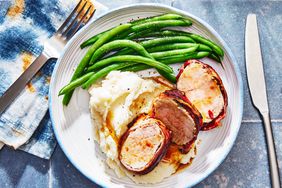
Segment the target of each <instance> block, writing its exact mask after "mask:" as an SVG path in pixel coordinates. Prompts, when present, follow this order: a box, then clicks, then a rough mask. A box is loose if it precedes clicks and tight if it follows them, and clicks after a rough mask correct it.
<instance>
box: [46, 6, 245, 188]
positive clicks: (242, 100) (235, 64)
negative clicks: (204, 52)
mask: <svg viewBox="0 0 282 188" xmlns="http://www.w3.org/2000/svg"><path fill="white" fill-rule="evenodd" d="M139 6H144V7H152V6H153V7H156V8H165V9H168V10H170V11H174V12H178V13H180V14H183V15H185V16H188V17H191V18H193V19H195V20H197V21H198V22H199V23H200V24H202V25H204V26H205V27H206V28H207V29H208V30H209V32H211V34H212V35H214V36H215V37H216V38H217V39H218V40H219V41H220V43H222V45H223V46H224V48H225V50H226V51H227V53H228V54H229V56H230V59H231V62H232V65H233V67H234V71H235V75H236V78H237V80H238V86H239V87H238V88H239V97H240V104H239V117H238V124H239V126H237V129H236V130H235V131H236V132H234V134H233V136H232V135H231V138H230V141H231V144H230V145H228V146H227V148H226V151H227V152H226V153H225V155H222V156H221V157H220V159H219V160H218V161H217V162H216V163H215V164H214V165H213V167H212V168H209V169H208V170H207V171H206V172H205V174H204V175H203V176H202V177H200V178H199V180H198V181H195V182H193V183H192V184H190V185H189V186H191V187H192V186H194V185H197V184H198V183H200V182H201V181H203V180H204V179H206V178H207V177H208V176H209V175H210V174H211V173H212V172H213V171H215V170H216V169H217V168H218V167H219V165H220V164H222V163H223V162H224V160H225V159H226V157H227V155H228V154H229V153H230V151H231V149H232V148H233V146H234V144H235V141H236V138H237V136H238V133H239V130H240V127H241V123H242V116H243V104H244V96H243V95H244V94H243V91H244V90H243V81H242V75H241V72H240V69H239V64H238V62H237V60H236V58H235V56H234V55H233V53H232V51H231V49H230V48H229V46H228V45H227V44H226V42H225V41H224V40H223V39H222V37H221V36H220V35H219V34H218V33H217V32H216V31H215V30H214V29H213V28H212V27H211V26H210V25H209V24H208V23H207V22H205V21H204V20H202V19H201V18H199V17H197V16H195V15H193V14H191V13H189V12H187V11H184V10H180V9H178V8H175V7H171V6H169V5H164V4H160V3H134V4H130V5H125V6H119V7H117V8H114V9H109V10H107V11H106V12H105V13H102V14H101V15H99V16H97V17H96V18H94V19H93V20H92V21H91V22H89V23H88V24H86V25H85V26H84V27H83V28H82V29H80V31H78V32H77V33H76V34H75V35H74V36H73V37H72V39H71V40H70V41H69V42H68V43H67V45H66V46H65V47H64V50H63V52H62V54H61V56H60V57H59V58H58V60H57V63H56V65H55V67H54V70H53V73H52V76H51V82H50V86H49V91H48V97H49V101H48V107H49V114H50V119H51V123H52V128H53V131H54V134H55V136H56V140H57V142H58V144H59V145H60V148H61V149H62V151H63V152H64V154H65V155H66V157H67V159H68V160H69V161H70V162H71V164H72V165H73V166H74V167H75V168H76V169H77V170H78V171H79V172H80V173H81V174H83V175H84V176H85V177H87V178H88V179H89V180H91V181H92V182H93V183H96V184H98V185H99V186H102V187H107V185H106V184H104V183H103V181H101V180H99V179H97V178H95V177H92V176H89V175H88V174H87V173H84V172H83V171H82V170H81V169H80V167H79V165H77V164H76V163H75V161H74V160H73V159H72V157H71V156H70V155H69V153H68V152H67V150H66V149H65V148H64V145H63V144H62V142H61V140H60V139H59V133H58V132H57V129H56V126H55V121H54V118H53V115H52V114H53V112H52V108H51V106H52V96H51V88H53V85H54V84H55V83H54V81H53V80H54V77H55V75H56V74H57V69H58V67H59V64H60V62H61V60H62V57H63V54H65V52H66V50H67V49H68V48H69V46H70V44H71V43H72V42H73V40H75V39H76V38H77V37H78V36H79V35H80V33H82V32H84V30H86V29H87V28H88V26H89V25H90V24H92V23H93V22H95V21H96V20H97V19H100V18H102V17H104V16H106V15H107V14H110V13H112V12H115V11H119V10H122V9H126V8H133V7H139Z"/></svg>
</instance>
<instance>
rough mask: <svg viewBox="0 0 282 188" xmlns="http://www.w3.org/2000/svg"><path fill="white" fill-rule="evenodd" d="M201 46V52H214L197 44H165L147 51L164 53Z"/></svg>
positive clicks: (199, 48)
mask: <svg viewBox="0 0 282 188" xmlns="http://www.w3.org/2000/svg"><path fill="white" fill-rule="evenodd" d="M197 45H199V47H198V49H197V50H199V51H208V52H209V51H212V49H211V48H210V47H208V46H206V45H204V44H196V43H173V44H164V45H161V46H155V47H152V48H148V49H146V50H147V51H148V52H150V53H152V52H163V51H168V50H177V49H185V48H190V47H194V46H197Z"/></svg>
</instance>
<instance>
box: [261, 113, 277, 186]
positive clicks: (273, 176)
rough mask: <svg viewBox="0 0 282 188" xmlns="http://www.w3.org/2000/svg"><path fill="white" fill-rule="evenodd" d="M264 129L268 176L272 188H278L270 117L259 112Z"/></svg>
mask: <svg viewBox="0 0 282 188" xmlns="http://www.w3.org/2000/svg"><path fill="white" fill-rule="evenodd" d="M261 114H262V117H263V122H264V125H265V126H264V127H265V133H266V142H267V149H268V156H269V163H270V175H271V183H272V187H273V188H280V178H279V169H278V163H277V157H276V153H275V145H274V139H273V132H272V128H271V122H270V115H269V112H261Z"/></svg>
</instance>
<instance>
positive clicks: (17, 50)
mask: <svg viewBox="0 0 282 188" xmlns="http://www.w3.org/2000/svg"><path fill="white" fill-rule="evenodd" d="M77 3H78V0H67V1H66V0H14V1H12V2H11V1H10V0H7V1H1V0H0V7H1V9H0V41H1V42H0V83H1V84H0V96H1V95H3V93H4V92H5V91H6V90H7V88H8V87H9V86H10V85H11V84H12V83H13V82H14V81H15V80H16V79H17V78H18V76H19V75H20V74H21V73H22V72H23V71H24V70H25V69H26V68H27V67H28V66H29V65H30V64H31V63H32V62H33V60H34V59H35V58H36V57H37V56H38V55H39V54H40V53H41V51H42V44H43V42H44V40H45V39H46V38H48V37H50V36H52V34H53V33H54V32H55V31H56V30H57V28H58V27H59V26H60V25H61V24H62V23H63V22H64V20H65V19H66V17H67V16H68V15H69V14H70V12H71V11H72V10H73V8H74V7H75V5H76V4H77ZM94 5H95V7H96V9H97V11H96V13H95V16H97V15H98V14H99V13H101V12H103V11H105V10H106V8H105V7H103V6H102V5H101V4H100V3H98V2H94ZM55 63H56V61H55V60H50V61H49V62H48V63H46V65H45V66H44V67H43V68H42V69H41V70H40V72H39V73H38V74H37V75H36V76H35V77H34V78H33V79H32V81H31V82H30V83H29V84H28V85H27V87H26V88H25V90H24V91H23V92H22V93H21V94H20V96H19V97H18V98H17V99H16V100H15V101H14V102H13V103H12V104H11V105H10V106H9V108H8V109H7V110H6V111H5V112H4V113H3V114H2V115H1V116H0V148H1V145H3V144H1V142H2V143H4V144H6V145H8V146H12V147H13V148H15V149H18V148H19V149H21V150H24V151H26V152H28V153H31V154H34V155H36V156H39V157H42V158H46V159H49V158H50V156H51V154H52V152H53V150H54V147H55V145H56V140H55V137H54V134H53V132H52V127H51V121H50V117H49V113H48V112H47V110H48V89H49V83H50V76H51V73H52V71H53V67H54V65H55ZM46 112H47V113H46Z"/></svg>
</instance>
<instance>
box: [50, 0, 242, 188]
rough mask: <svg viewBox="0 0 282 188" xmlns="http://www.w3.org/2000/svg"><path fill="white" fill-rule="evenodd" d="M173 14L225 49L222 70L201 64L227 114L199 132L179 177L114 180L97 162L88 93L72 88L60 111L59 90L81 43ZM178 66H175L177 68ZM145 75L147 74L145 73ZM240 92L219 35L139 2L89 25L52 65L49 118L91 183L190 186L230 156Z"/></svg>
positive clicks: (195, 21) (165, 8) (161, 7)
mask: <svg viewBox="0 0 282 188" xmlns="http://www.w3.org/2000/svg"><path fill="white" fill-rule="evenodd" d="M170 12H176V13H178V14H182V15H183V16H185V17H187V18H189V19H191V20H192V21H193V26H192V27H189V29H188V30H190V31H192V32H195V33H199V34H201V35H202V36H205V37H207V38H210V39H212V40H213V41H215V42H216V43H218V44H220V45H221V46H223V49H224V51H225V56H224V60H223V66H224V69H223V68H222V67H221V66H220V65H219V64H218V63H215V62H214V61H212V60H210V59H204V60H203V61H204V62H206V63H208V64H210V65H211V66H212V67H213V68H214V69H215V70H216V71H217V72H218V73H219V75H220V77H221V78H222V80H223V83H224V86H225V88H226V90H227V94H228V112H227V116H226V118H225V119H224V121H223V125H222V126H221V127H220V128H216V129H214V130H211V131H207V132H201V133H200V134H199V136H198V138H199V139H200V140H201V143H200V145H199V146H198V148H197V149H198V152H197V156H196V158H195V159H194V161H193V163H192V165H191V166H189V167H188V168H186V169H185V170H184V171H182V172H181V173H177V174H174V175H172V176H171V177H169V178H167V179H165V180H164V181H162V182H161V183H157V184H154V185H137V184H134V183H133V182H132V181H131V180H130V179H128V178H121V179H120V178H117V176H116V175H115V174H114V172H113V171H112V170H110V169H108V168H104V167H103V164H101V163H100V162H99V161H100V159H103V155H102V153H101V152H100V150H99V147H98V145H96V144H95V143H94V141H93V129H92V125H91V122H90V114H89V110H88V101H89V95H88V93H87V91H84V90H82V89H76V91H75V93H74V95H73V97H72V100H71V102H70V104H69V105H68V107H63V105H62V102H61V101H62V97H58V92H59V90H60V88H62V87H63V86H64V85H66V84H67V83H68V82H69V80H70V78H71V75H72V73H73V71H74V69H75V68H76V66H77V64H78V63H79V62H80V60H81V58H82V57H83V55H84V54H85V52H86V50H81V49H80V48H79V45H80V44H81V43H82V42H83V41H84V40H86V39H87V38H89V37H91V36H93V35H94V34H97V33H100V32H102V31H104V30H107V29H109V28H111V27H113V26H116V25H118V24H120V23H125V22H128V21H130V20H131V19H132V18H133V19H136V18H137V17H140V18H143V17H148V16H154V15H158V14H163V13H170ZM179 66H180V65H179V64H178V65H175V66H174V68H179ZM141 74H142V75H146V74H147V71H143V72H142V73H141ZM242 91H243V89H242V82H241V76H240V71H239V69H238V65H237V64H236V61H235V59H234V57H233V55H232V54H231V51H230V49H229V48H228V47H227V45H226V44H225V42H224V41H223V40H222V39H221V38H220V36H219V35H218V34H217V33H216V32H215V31H214V30H213V29H212V28H211V27H210V26H209V25H208V24H207V23H205V22H204V21H202V20H200V19H199V18H197V17H195V16H193V15H191V14H189V13H187V12H183V11H180V10H178V9H175V8H171V7H168V6H164V5H159V4H138V5H132V6H127V7H122V8H118V9H116V10H113V11H110V12H108V13H106V14H104V15H102V16H101V17H99V18H98V19H96V20H94V21H93V22H92V23H91V24H89V25H87V26H86V27H85V28H84V29H83V30H82V31H80V32H79V33H77V34H76V35H75V37H74V38H73V39H72V40H71V41H70V42H69V43H68V45H67V47H66V48H65V51H64V53H63V55H62V56H61V58H60V59H59V60H58V63H57V65H56V67H55V70H54V73H53V75H52V79H51V86H50V93H49V97H50V106H49V107H50V114H51V119H52V122H53V128H54V132H55V135H56V137H57V140H58V142H59V144H60V146H61V148H62V150H63V151H64V153H65V154H66V156H67V157H68V159H69V160H70V161H71V163H72V164H73V165H74V166H75V167H76V168H77V169H78V170H79V171H80V172H81V173H83V174H84V175H85V176H87V177H88V178H89V179H90V180H92V181H93V182H95V183H97V184H99V185H101V186H104V187H133V186H134V187H146V186H149V187H190V186H193V185H195V184H197V183H199V182H200V181H201V180H203V179H204V178H206V177H207V176H208V175H209V174H210V173H211V172H212V171H214V170H215V169H216V168H217V167H218V166H219V164H220V163H222V161H223V160H224V159H225V157H226V156H227V154H228V153H229V151H230V149H231V147H232V145H233V144H234V142H235V139H236V136H237V133H238V131H239V128H240V124H241V117H242V111H243V109H242V106H243V96H242V95H243V92H242Z"/></svg>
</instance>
